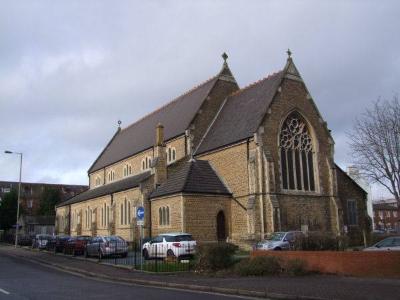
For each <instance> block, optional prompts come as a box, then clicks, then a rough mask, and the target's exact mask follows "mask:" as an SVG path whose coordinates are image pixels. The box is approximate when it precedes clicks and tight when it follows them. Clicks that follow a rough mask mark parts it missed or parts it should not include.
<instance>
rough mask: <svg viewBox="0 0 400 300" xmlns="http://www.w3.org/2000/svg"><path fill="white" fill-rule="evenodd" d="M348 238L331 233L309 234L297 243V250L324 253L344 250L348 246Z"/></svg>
mask: <svg viewBox="0 0 400 300" xmlns="http://www.w3.org/2000/svg"><path fill="white" fill-rule="evenodd" d="M348 242H349V239H348V237H347V236H336V235H333V234H330V233H323V232H309V233H308V235H307V236H304V237H303V238H300V239H298V240H297V241H296V244H295V249H296V250H307V251H322V250H344V249H346V248H347V246H348Z"/></svg>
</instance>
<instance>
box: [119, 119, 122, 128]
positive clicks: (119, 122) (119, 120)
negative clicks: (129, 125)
mask: <svg viewBox="0 0 400 300" xmlns="http://www.w3.org/2000/svg"><path fill="white" fill-rule="evenodd" d="M121 124H122V122H121V120H118V128H119V129H121Z"/></svg>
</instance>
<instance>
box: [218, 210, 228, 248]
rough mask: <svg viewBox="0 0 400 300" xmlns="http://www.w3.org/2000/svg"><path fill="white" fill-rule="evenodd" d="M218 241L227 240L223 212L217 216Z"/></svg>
mask: <svg viewBox="0 0 400 300" xmlns="http://www.w3.org/2000/svg"><path fill="white" fill-rule="evenodd" d="M217 239H218V241H225V240H226V230H225V214H224V212H223V211H222V210H221V211H220V212H219V213H218V214H217Z"/></svg>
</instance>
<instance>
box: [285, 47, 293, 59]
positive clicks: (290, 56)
mask: <svg viewBox="0 0 400 300" xmlns="http://www.w3.org/2000/svg"><path fill="white" fill-rule="evenodd" d="M286 53H287V55H288V59H290V58H292V51H290V49H289V48H288V49H287V51H286Z"/></svg>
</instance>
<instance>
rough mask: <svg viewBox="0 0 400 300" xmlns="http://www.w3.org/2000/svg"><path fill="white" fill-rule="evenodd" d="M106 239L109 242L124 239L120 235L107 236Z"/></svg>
mask: <svg viewBox="0 0 400 300" xmlns="http://www.w3.org/2000/svg"><path fill="white" fill-rule="evenodd" d="M105 239H106V241H108V242H115V241H117V242H121V241H123V239H122V238H120V237H119V236H106V237H105Z"/></svg>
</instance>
